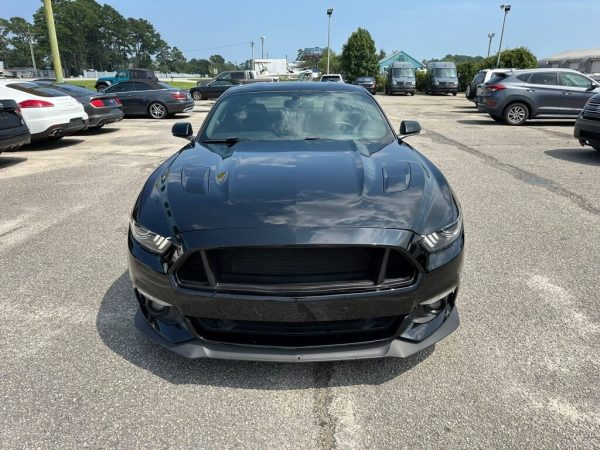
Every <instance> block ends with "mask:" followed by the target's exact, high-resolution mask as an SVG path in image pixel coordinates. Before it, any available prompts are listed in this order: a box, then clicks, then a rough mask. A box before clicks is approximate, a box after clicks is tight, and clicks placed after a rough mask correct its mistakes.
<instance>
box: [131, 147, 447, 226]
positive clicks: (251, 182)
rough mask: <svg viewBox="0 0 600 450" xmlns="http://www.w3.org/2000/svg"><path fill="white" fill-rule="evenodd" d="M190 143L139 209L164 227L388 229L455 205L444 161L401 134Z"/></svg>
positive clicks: (443, 217) (436, 221) (441, 215)
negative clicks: (369, 144) (371, 144)
mask: <svg viewBox="0 0 600 450" xmlns="http://www.w3.org/2000/svg"><path fill="white" fill-rule="evenodd" d="M211 147H212V148H211V149H208V148H206V147H204V146H203V145H200V144H198V143H195V144H190V146H188V147H187V148H185V149H184V150H182V151H181V152H180V153H179V154H178V155H177V156H174V157H173V158H171V159H170V160H169V161H167V163H165V164H164V165H163V166H161V167H159V169H158V170H157V171H156V172H155V173H154V174H153V176H151V177H150V179H149V180H148V182H147V185H146V187H145V189H144V190H143V191H142V195H141V196H140V199H138V204H137V205H136V209H135V210H134V218H135V219H136V220H137V221H138V222H139V223H140V224H142V225H143V226H146V227H148V228H150V229H152V230H153V231H155V232H157V233H160V234H163V233H164V234H163V235H167V236H169V235H176V234H179V233H181V232H186V231H193V230H208V229H235V228H268V227H311V228H324V227H337V228H389V229H405V230H413V231H416V232H419V233H427V232H431V231H436V230H439V229H440V228H441V227H443V226H445V225H447V224H448V223H450V222H451V221H452V220H454V218H455V216H456V213H457V210H456V206H455V204H454V201H453V199H452V195H451V193H450V188H449V187H448V184H447V182H446V180H445V179H444V177H443V176H442V175H441V173H440V172H439V170H438V169H437V168H435V166H433V164H431V163H430V162H429V161H428V160H427V159H425V158H424V157H423V156H422V155H420V154H419V153H418V152H416V151H415V150H413V149H412V148H411V147H409V146H407V145H405V144H401V143H398V142H397V141H394V142H393V143H391V144H389V145H387V146H384V147H383V148H382V149H380V150H379V151H376V152H374V153H373V154H369V152H368V151H367V150H366V148H361V147H360V146H359V145H358V144H355V143H354V142H353V141H279V142H278V141H254V142H241V143H238V144H237V145H235V146H234V147H233V148H230V147H227V146H226V145H221V144H218V145H216V144H212V145H211Z"/></svg>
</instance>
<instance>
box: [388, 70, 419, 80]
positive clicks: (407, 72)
mask: <svg viewBox="0 0 600 450" xmlns="http://www.w3.org/2000/svg"><path fill="white" fill-rule="evenodd" d="M392 76H393V77H396V78H398V77H410V78H412V77H414V76H415V74H414V72H413V70H412V69H401V68H397V69H392Z"/></svg>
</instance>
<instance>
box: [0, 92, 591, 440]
mask: <svg viewBox="0 0 600 450" xmlns="http://www.w3.org/2000/svg"><path fill="white" fill-rule="evenodd" d="M376 98H377V100H378V101H380V102H381V104H382V105H383V107H384V109H385V111H386V113H387V114H388V116H389V117H390V119H391V120H392V122H393V124H394V127H395V128H396V129H397V128H398V127H399V124H400V120H401V119H416V120H419V121H420V123H421V125H422V126H423V129H424V130H423V133H422V134H421V135H420V136H416V137H411V138H408V139H407V141H408V142H409V143H411V144H412V145H414V146H415V147H417V148H418V149H420V150H421V151H422V152H423V153H424V154H425V155H426V156H428V157H429V158H430V159H432V160H433V162H435V163H436V164H437V165H438V166H439V167H440V168H441V169H442V170H443V172H444V174H445V175H446V176H447V177H448V179H449V181H450V183H451V185H452V186H453V188H454V190H455V191H456V194H457V196H458V198H459V199H460V201H461V203H462V206H463V209H464V215H465V229H466V243H467V250H466V251H467V254H466V258H465V267H464V271H463V278H462V285H461V290H460V294H459V298H458V305H459V311H460V314H461V320H462V323H461V326H460V328H459V329H458V330H457V332H455V333H454V334H452V335H451V336H449V337H448V338H447V339H445V340H444V341H442V342H440V343H439V344H437V345H436V346H435V348H434V349H429V350H426V351H425V352H423V353H421V354H418V355H416V356H414V357H411V358H408V359H406V360H375V361H358V362H342V363H322V364H296V365H290V364H267V363H242V362H231V361H207V360H198V361H189V360H185V359H182V358H180V357H178V356H177V355H175V354H171V353H169V352H168V351H166V350H164V349H162V348H160V347H158V346H157V345H155V344H152V343H151V342H149V341H148V340H147V339H146V338H144V337H143V336H141V335H140V333H138V332H137V331H136V330H135V328H134V326H133V314H134V311H135V301H134V298H133V294H132V292H131V287H130V283H129V278H128V273H127V264H126V254H127V248H126V232H127V223H128V214H129V212H130V210H131V207H132V205H133V202H134V201H135V197H136V195H137V193H138V192H139V189H140V188H141V186H142V183H143V182H144V180H145V178H146V177H147V176H148V174H149V173H150V172H151V171H152V170H153V168H154V167H156V166H157V165H158V164H159V163H160V162H161V161H162V160H164V159H165V158H166V157H168V156H169V155H171V154H172V153H173V152H174V151H176V150H177V149H178V148H179V147H181V146H182V145H184V144H185V142H184V141H183V140H181V139H176V138H174V137H172V136H171V135H170V127H171V125H172V124H173V123H174V122H176V121H181V120H190V121H191V122H192V123H193V125H194V128H195V130H197V129H198V128H199V126H200V124H201V121H202V119H203V117H204V116H205V114H206V112H207V111H208V108H209V107H210V104H211V102H197V103H196V107H195V110H194V112H192V113H191V114H190V115H189V117H188V118H184V116H180V117H178V118H175V119H167V120H162V121H156V120H150V119H145V118H139V119H130V120H129V119H127V120H123V121H121V122H119V123H117V124H115V125H113V126H110V127H107V128H105V129H102V130H100V131H97V132H95V133H88V134H79V135H76V136H73V137H68V138H65V139H63V140H62V141H60V142H57V143H53V144H45V145H41V144H39V145H35V146H29V147H26V148H25V149H24V150H23V151H19V152H14V153H3V154H1V155H0V201H1V202H2V205H3V209H2V212H3V214H2V215H1V216H0V253H1V254H2V258H1V262H0V271H1V273H2V280H3V282H2V284H0V299H1V301H2V308H1V309H0V318H1V321H0V336H1V337H2V342H4V345H3V346H2V347H1V348H0V358H1V361H2V365H1V367H2V377H1V379H0V396H1V397H0V400H1V405H2V406H1V407H0V418H1V419H2V421H1V425H0V442H1V443H3V446H5V445H6V446H9V447H48V446H52V447H60V446H64V447H82V446H91V447H100V446H102V447H122V448H132V447H150V446H152V447H202V448H215V447H253V448H256V447H267V446H269V447H273V448H277V447H281V448H331V447H338V448H364V447H367V446H369V447H374V448H390V447H394V448H397V447H414V446H419V447H459V446H462V447H466V446H482V447H492V446H494V447H497V446H502V447H506V446H535V447H563V448H564V447H575V446H578V447H593V446H594V445H597V442H598V441H599V440H600V407H599V406H598V405H600V394H599V390H598V385H599V382H600V375H599V374H600V363H599V362H598V360H599V358H598V354H599V351H600V325H599V323H600V322H599V319H600V313H599V312H598V308H597V302H598V299H597V296H598V292H599V291H600V282H599V281H598V268H599V266H600V257H599V256H598V255H600V242H599V240H598V239H597V234H598V229H600V196H599V195H598V194H599V193H600V189H599V188H598V171H599V170H600V152H597V151H594V150H591V149H589V147H588V148H583V147H580V146H579V144H578V143H577V141H576V140H575V139H574V138H573V137H572V131H573V121H552V122H531V123H528V124H527V125H525V126H523V127H508V126H504V125H499V124H496V123H495V122H494V121H493V120H492V119H490V118H489V117H487V116H486V115H483V114H480V113H477V111H476V109H475V107H474V106H473V104H472V103H470V102H468V101H467V100H465V99H464V97H461V96H460V95H459V96H458V97H450V96H449V97H444V96H435V97H430V96H424V95H417V96H415V97H408V96H407V97H404V96H397V97H387V96H383V95H377V97H376ZM324 214H326V212H324ZM594 442H596V444H594Z"/></svg>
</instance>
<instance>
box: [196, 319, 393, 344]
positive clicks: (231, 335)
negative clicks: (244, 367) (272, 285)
mask: <svg viewBox="0 0 600 450" xmlns="http://www.w3.org/2000/svg"><path fill="white" fill-rule="evenodd" d="M402 319H403V317H401V316H396V317H380V318H373V319H361V320H338V321H327V322H298V323H297V322H256V321H245V320H222V319H203V318H192V319H190V320H191V322H192V325H193V327H194V329H195V331H196V333H197V334H198V335H199V336H200V337H201V338H203V339H207V340H210V341H216V342H226V343H235V344H242V345H265V346H274V347H314V346H321V345H339V344H348V343H359V342H373V341H380V340H384V339H390V338H392V337H393V336H394V335H395V334H396V332H397V330H398V327H399V326H400V323H401V322H402Z"/></svg>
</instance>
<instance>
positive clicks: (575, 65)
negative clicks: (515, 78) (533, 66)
mask: <svg viewBox="0 0 600 450" xmlns="http://www.w3.org/2000/svg"><path fill="white" fill-rule="evenodd" d="M538 67H542V68H557V67H562V68H565V69H575V70H579V71H580V72H583V73H589V74H600V48H589V49H585V50H569V51H567V52H561V53H557V54H556V55H552V56H549V57H547V58H544V59H540V60H539V61H538Z"/></svg>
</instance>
